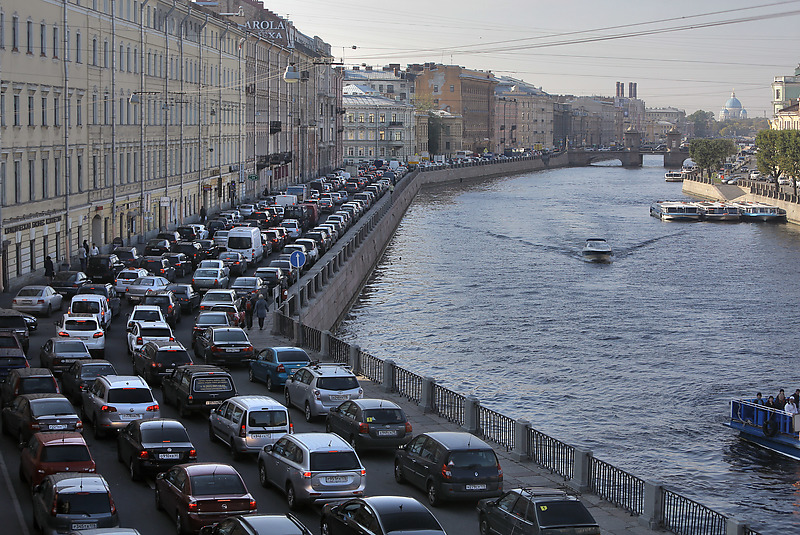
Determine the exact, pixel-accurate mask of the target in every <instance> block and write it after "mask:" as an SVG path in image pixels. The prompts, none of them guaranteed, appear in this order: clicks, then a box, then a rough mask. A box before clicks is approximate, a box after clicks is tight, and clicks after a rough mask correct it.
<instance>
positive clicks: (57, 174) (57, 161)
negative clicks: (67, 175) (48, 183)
mask: <svg viewBox="0 0 800 535" xmlns="http://www.w3.org/2000/svg"><path fill="white" fill-rule="evenodd" d="M53 184H54V185H55V191H54V193H55V196H56V197H58V196H59V195H61V158H59V157H58V156H56V157H55V158H53Z"/></svg>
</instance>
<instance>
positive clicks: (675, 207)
mask: <svg viewBox="0 0 800 535" xmlns="http://www.w3.org/2000/svg"><path fill="white" fill-rule="evenodd" d="M650 215H651V216H653V217H657V218H659V219H661V220H662V221H700V209H699V208H698V207H697V206H696V205H695V203H693V202H687V201H656V202H654V203H653V204H652V205H650Z"/></svg>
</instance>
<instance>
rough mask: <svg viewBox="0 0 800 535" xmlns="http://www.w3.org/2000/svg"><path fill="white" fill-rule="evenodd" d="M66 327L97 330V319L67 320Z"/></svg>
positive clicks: (70, 329) (74, 329)
mask: <svg viewBox="0 0 800 535" xmlns="http://www.w3.org/2000/svg"><path fill="white" fill-rule="evenodd" d="M64 328H65V329H66V330H68V331H97V330H98V328H97V321H95V320H93V319H92V320H67V321H66V323H65V324H64Z"/></svg>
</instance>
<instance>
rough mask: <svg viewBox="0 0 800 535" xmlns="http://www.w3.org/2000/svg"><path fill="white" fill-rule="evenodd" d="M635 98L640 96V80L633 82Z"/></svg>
mask: <svg viewBox="0 0 800 535" xmlns="http://www.w3.org/2000/svg"><path fill="white" fill-rule="evenodd" d="M633 98H639V82H634V83H633Z"/></svg>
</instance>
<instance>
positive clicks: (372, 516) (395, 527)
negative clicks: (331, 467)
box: [319, 496, 446, 535]
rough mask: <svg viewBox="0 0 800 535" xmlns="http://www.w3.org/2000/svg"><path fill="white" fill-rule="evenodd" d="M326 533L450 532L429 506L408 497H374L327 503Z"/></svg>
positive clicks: (322, 526)
mask: <svg viewBox="0 0 800 535" xmlns="http://www.w3.org/2000/svg"><path fill="white" fill-rule="evenodd" d="M319 525H320V533H321V534H322V535H370V534H374V533H387V534H388V533H425V534H426V535H436V534H439V535H446V534H445V531H444V528H443V527H442V525H441V524H440V523H439V521H438V520H436V517H435V516H433V513H431V512H430V511H429V510H428V508H427V507H425V506H424V505H422V504H421V503H419V502H418V501H417V500H415V499H414V498H410V497H407V496H370V497H368V498H353V499H352V500H347V501H345V502H344V503H339V504H334V503H329V504H325V506H323V508H322V518H320V522H319Z"/></svg>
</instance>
